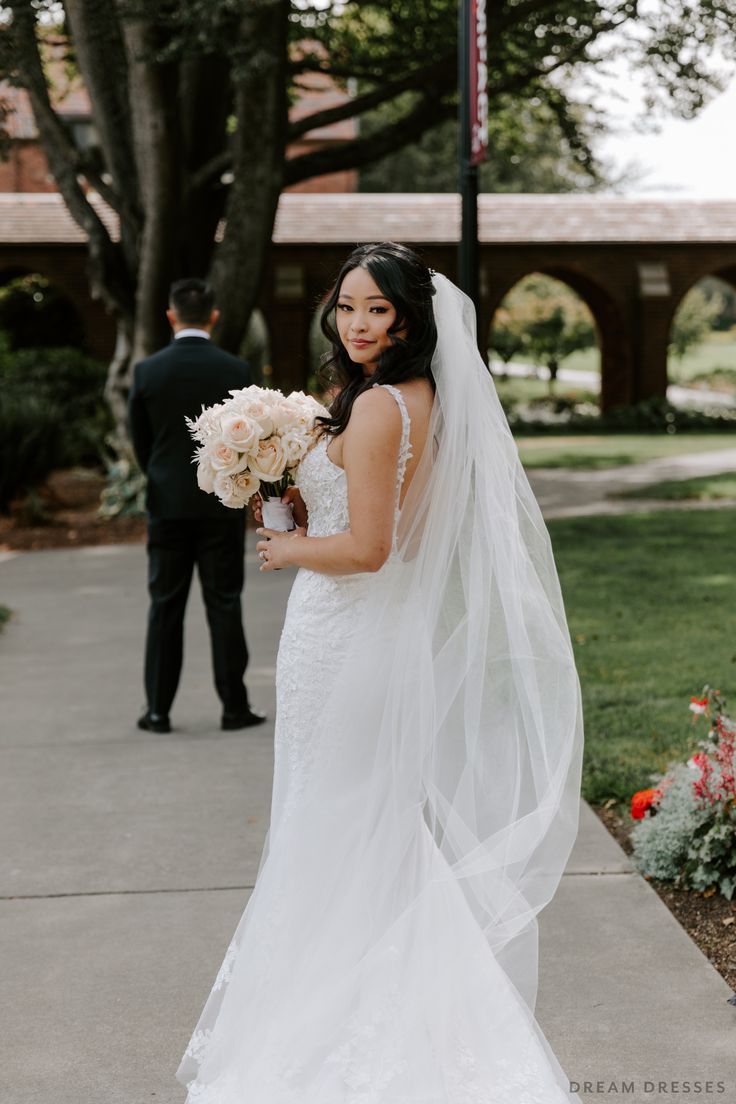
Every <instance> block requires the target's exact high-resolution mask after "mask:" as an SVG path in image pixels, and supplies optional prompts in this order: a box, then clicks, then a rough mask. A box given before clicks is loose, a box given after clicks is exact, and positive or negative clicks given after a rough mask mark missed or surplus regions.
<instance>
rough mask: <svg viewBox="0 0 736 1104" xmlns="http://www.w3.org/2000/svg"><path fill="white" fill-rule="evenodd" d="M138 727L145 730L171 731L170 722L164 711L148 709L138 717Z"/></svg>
mask: <svg viewBox="0 0 736 1104" xmlns="http://www.w3.org/2000/svg"><path fill="white" fill-rule="evenodd" d="M138 727H139V728H142V729H144V730H145V731H146V732H171V722H170V721H169V718H168V717H167V715H166V714H165V713H151V712H149V711H148V710H147V711H146V712H145V713H144V714H143V716H142V717H139V718H138Z"/></svg>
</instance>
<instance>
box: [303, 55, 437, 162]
mask: <svg viewBox="0 0 736 1104" xmlns="http://www.w3.org/2000/svg"><path fill="white" fill-rule="evenodd" d="M454 77H455V55H454V54H448V55H445V57H442V58H439V59H438V60H437V61H434V62H432V64H431V65H426V66H424V67H423V68H421V69H413V70H412V71H411V72H410V73H407V74H406V76H404V77H402V78H401V79H400V80H396V81H388V82H386V83H385V84H382V85H381V86H380V87H378V88H374V89H372V90H371V91H370V92H365V93H363V95H362V96H355V97H353V98H352V99H350V100H347V101H346V102H345V103H342V104H339V105H338V106H336V107H330V108H326V109H325V110H324V111H314V112H312V114H311V115H305V116H304V117H303V118H301V119H298V120H297V121H296V122H294V123H292V124H291V126H290V127H289V140H290V141H294V139H295V138H300V137H301V135H302V134H307V133H308V132H309V131H310V130H316V129H317V127H326V126H331V125H332V123H339V122H341V121H342V120H343V119H352V118H354V117H355V116H356V115H362V114H363V113H364V112H365V111H370V110H372V109H373V108H375V107H380V105H381V104H383V103H386V101H387V100H392V99H394V97H395V96H398V95H400V94H401V93H402V92H407V91H411V90H415V89H418V88H422V87H426V85H427V84H430V83H434V82H435V81H437V82H438V86H439V87H443V88H444V87H446V86H447V85H449V84H450V83H451V82H452V81H454ZM435 87H437V85H436V86H435Z"/></svg>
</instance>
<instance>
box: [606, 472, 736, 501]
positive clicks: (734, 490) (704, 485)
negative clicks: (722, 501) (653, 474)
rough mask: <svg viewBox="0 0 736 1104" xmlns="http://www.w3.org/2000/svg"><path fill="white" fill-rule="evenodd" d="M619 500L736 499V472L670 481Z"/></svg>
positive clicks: (625, 493) (625, 495)
mask: <svg viewBox="0 0 736 1104" xmlns="http://www.w3.org/2000/svg"><path fill="white" fill-rule="evenodd" d="M617 497H618V498H663V499H667V500H669V501H671V502H679V501H683V500H685V499H697V501H699V502H714V501H716V500H717V499H719V498H736V472H722V473H721V474H720V475H701V476H698V477H697V478H696V479H668V480H665V481H664V482H662V483H652V484H651V485H650V486H647V487H636V488H635V489H634V490H633V491H622V492H621V494H620V495H618V496H617Z"/></svg>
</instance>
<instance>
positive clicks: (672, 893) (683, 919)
mask: <svg viewBox="0 0 736 1104" xmlns="http://www.w3.org/2000/svg"><path fill="white" fill-rule="evenodd" d="M103 486H104V476H103V475H102V473H100V472H91V471H86V470H81V469H73V470H71V471H62V472H56V473H55V474H54V475H53V476H52V477H51V479H50V480H49V482H48V484H47V485H46V486H45V487H44V488H43V489H42V490H41V491H40V492H39V494H38V496H37V506H36V510H37V511H38V510H39V509H40V511H41V512H42V514H43V521H40V520H38V519H37V518H34V517H33V516H31V517H29V516H28V509H27V508H23V507H22V506H20V505H18V506H17V507H16V508H15V509H14V510H13V512H12V514H11V516H10V517H1V516H0V551H18V552H27V551H32V550H36V549H43V548H78V547H83V546H89V545H100V544H140V543H141V542H143V541H144V540H145V537H146V520H145V518H112V519H110V520H106V519H104V518H100V517H98V515H97V508H98V505H99V500H100V492H101V490H102V487H103ZM593 809H594V811H595V812H596V813H597V815H598V816H599V817H600V819H601V821H602V822H603V824H605V826H606V828H607V829H608V831H609V832H610V833H611V834H612V835H613V837H614V838H615V839H616V841H617V842H618V843H619V844H620V845H621V847H622V848H623V850H624V851H625V852H626V854H627V855H630V854H631V844H630V843H629V837H628V830H629V827H630V824H627V822H626V820H625V819H624V818H623V817H622V816H621V815H620V813H619V812H618V811H617V810H616V809H615V808H605V807H603V806H593ZM647 881H648V882H649V883H650V885H651V886H652V888H653V889H654V890H655V891H656V892H657V893H658V894H659V896H660V898H661V899H662V901H664V903H665V905H666V906H667V908H668V909H669V910H670V912H672V913H673V914H674V916H675V917H676V919H677V920H678V921H679V922H680V924H681V925H682V926H683V928H684V929H685V931H686V932H687V933H688V935H689V936H690V937H691V938H692V939H693V940H694V941H695V943H697V945H698V947H700V949H701V951H702V952H703V954H704V955H706V956H707V958H708V959H709V960H710V961H711V962H712V964H713V965H714V966H715V968H716V970H718V972H719V973H720V974H721V975H722V976H723V977H724V978H725V980H726V982H727V984H728V985H730V986H731V988H733V989H734V990H736V900H734V901H727V900H726V899H725V898H724V897H720V896H717V895H715V894H714V895H711V896H708V897H706V896H705V895H704V894H702V893H695V892H692V891H690V890H679V889H673V888H672V886H670V885H668V884H667V883H664V882H658V881H657V880H656V879H653V878H647Z"/></svg>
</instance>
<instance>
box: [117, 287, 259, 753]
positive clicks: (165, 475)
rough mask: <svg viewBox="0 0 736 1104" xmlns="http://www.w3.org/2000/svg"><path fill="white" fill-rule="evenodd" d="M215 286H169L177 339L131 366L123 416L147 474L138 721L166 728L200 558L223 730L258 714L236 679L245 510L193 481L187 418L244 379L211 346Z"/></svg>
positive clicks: (236, 364) (233, 362) (241, 648)
mask: <svg viewBox="0 0 736 1104" xmlns="http://www.w3.org/2000/svg"><path fill="white" fill-rule="evenodd" d="M218 315H219V312H218V311H217V310H215V306H214V296H213V293H212V289H211V288H210V287H209V286H208V285H207V284H206V283H204V281H203V280H196V279H189V280H179V281H178V282H177V283H175V284H173V285H172V287H171V292H170V295H169V310H168V311H167V312H166V316H167V318H168V320H169V323H170V325H171V328H172V330H173V331H174V339H173V341H172V342H171V344H170V345H168V346H167V348H165V349H162V350H161V351H160V352H158V353H155V354H154V355H153V356H150V357H147V358H146V359H145V360H142V361H140V363H139V364H136V366H135V369H134V373H133V386H132V388H131V392H130V398H129V406H128V412H129V423H130V433H131V439H132V441H133V448H134V450H135V454H136V457H137V459H138V463H139V464H140V466H141V469H142V470H143V471H144V472H145V473H146V475H147V477H148V488H147V495H146V507H147V509H148V589H149V594H150V599H151V604H150V609H149V614H148V633H147V636H146V660H145V685H146V698H147V701H148V707H147V709H146V712H145V713H144V714H143V716H142V717H140V719H139V720H138V727H139V728H142V729H145V730H147V731H149V732H170V731H171V723H170V721H169V710H170V709H171V705H172V702H173V700H174V695H175V694H176V690H177V686H178V684H179V676H180V674H181V665H182V655H183V634H184V610H185V608H186V603H187V598H188V596H189V587H190V584H191V581H192V573H193V570H194V565H195V564H196V565H197V569H198V572H199V581H200V585H201V588H202V597H203V599H204V604H205V608H206V610H207V622H208V624H209V630H210V639H211V643H212V663H213V667H214V675H215V687H216V689H217V693H218V695H219V697H220V700H221V701H222V708H223V712H222V721H221V725H222V728H223V729H227V730H230V729H238V728H246V727H249V726H250V725H256V724H261V723H262V722H263V721H265V719H266V718H265V716H264V715H263V714H262V713H258V712H256V710H254V709H251V707H250V704H249V701H248V692H247V690H246V688H245V685H244V682H243V676H244V674H245V668H246V666H247V664H248V648H247V645H246V642H245V633H244V631H243V621H242V614H241V608H240V592H241V590H242V588H243V581H244V551H245V510H231V509H229V508H228V507H227V506H223V505H222V503H221V502H220V501H219V500H218V499H217V498H215V497H214V495H211V494H205V492H204V491H201V490H200V489H199V487H198V486H197V476H196V466H195V465H194V464H192V455H193V452H194V442H193V441H192V438H191V436H190V434H189V430H188V428H187V425H186V422H185V421H184V418H185V416H187V417H189V418H195V417H197V415H199V414H200V413H201V409H202V406H211V405H212V404H213V403H217V402H221V401H222V400H223V399H226V398H227V397H228V391H230V390H231V389H234V388H239V387H247V386H248V385H249V384H250V382H251V380H250V370H249V368H248V366H247V365H246V364H245V363H244V362H243V361H242V360H238V358H237V357H234V356H231V355H230V354H229V353H226V352H224V351H223V350H222V349H218V348H217V347H216V346H215V345H213V344H212V342H211V340H210V334H211V331H212V327H213V326H214V325H215V323H216V322H217V318H218Z"/></svg>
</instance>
